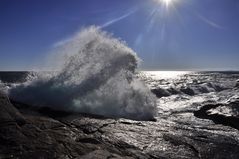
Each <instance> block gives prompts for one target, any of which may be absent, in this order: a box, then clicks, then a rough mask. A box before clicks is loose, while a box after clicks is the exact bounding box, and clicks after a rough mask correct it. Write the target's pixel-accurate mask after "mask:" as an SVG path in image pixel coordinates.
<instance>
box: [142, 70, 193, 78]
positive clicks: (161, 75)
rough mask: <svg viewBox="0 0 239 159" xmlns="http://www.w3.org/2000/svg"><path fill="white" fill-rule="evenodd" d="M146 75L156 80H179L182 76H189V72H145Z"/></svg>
mask: <svg viewBox="0 0 239 159" xmlns="http://www.w3.org/2000/svg"><path fill="white" fill-rule="evenodd" d="M144 73H145V74H146V75H147V76H149V77H152V78H154V79H170V78H179V77H180V76H182V75H185V74H189V73H190V72H189V71H144Z"/></svg>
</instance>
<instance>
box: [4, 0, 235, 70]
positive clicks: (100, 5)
mask: <svg viewBox="0 0 239 159" xmlns="http://www.w3.org/2000/svg"><path fill="white" fill-rule="evenodd" d="M90 25H99V26H102V27H103V30H105V31H108V32H111V33H113V34H114V36H115V37H117V38H121V39H122V40H124V41H126V42H127V44H128V45H129V47H131V48H132V49H133V50H135V51H136V52H137V54H138V56H139V57H140V58H141V59H142V60H143V61H144V62H143V63H142V65H141V68H142V69H149V70H150V69H156V70H239V62H238V60H239V1H238V0H172V3H171V4H170V5H169V6H168V7H166V5H165V4H163V3H162V2H160V0H0V70H32V69H36V68H38V67H39V66H41V65H42V63H43V61H44V59H45V58H46V57H47V56H48V54H49V52H51V51H52V49H54V46H55V45H56V44H58V43H59V42H61V41H64V40H65V39H67V38H69V37H71V36H72V35H73V34H74V33H76V32H77V31H79V30H80V29H81V28H83V27H87V26H90Z"/></svg>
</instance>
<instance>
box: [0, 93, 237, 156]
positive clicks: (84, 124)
mask: <svg viewBox="0 0 239 159" xmlns="http://www.w3.org/2000/svg"><path fill="white" fill-rule="evenodd" d="M12 103H14V102H12ZM12 103H11V102H10V101H9V99H8V97H7V96H6V95H3V94H1V95H0V113H1V114H0V127H1V128H0V143H1V144H0V158H105V159H106V158H142V159H143V158H232V159H234V158H235V159H236V158H239V133H238V130H236V129H233V128H230V127H227V126H222V125H216V124H214V123H213V122H211V121H209V120H204V119H196V118H195V117H193V116H190V115H185V114H188V113H189V112H183V113H184V116H182V114H180V113H175V114H172V115H170V117H166V116H164V117H163V116H162V117H161V118H158V120H157V121H156V122H151V121H132V120H126V119H107V118H104V117H100V116H89V115H83V114H71V113H64V112H59V111H54V110H50V109H47V108H41V109H36V108H32V109H30V107H29V106H26V105H21V104H19V103H16V102H15V103H14V105H13V104H12ZM180 116H181V117H182V118H180ZM185 116H186V117H188V118H185Z"/></svg>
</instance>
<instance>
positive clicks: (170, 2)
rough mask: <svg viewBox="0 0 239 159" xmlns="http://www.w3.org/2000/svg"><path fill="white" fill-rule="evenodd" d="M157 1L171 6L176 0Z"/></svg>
mask: <svg viewBox="0 0 239 159" xmlns="http://www.w3.org/2000/svg"><path fill="white" fill-rule="evenodd" d="M155 1H157V2H158V3H161V4H163V5H164V6H166V7H167V8H168V7H169V6H171V5H172V4H173V3H174V2H175V1H176V0H155Z"/></svg>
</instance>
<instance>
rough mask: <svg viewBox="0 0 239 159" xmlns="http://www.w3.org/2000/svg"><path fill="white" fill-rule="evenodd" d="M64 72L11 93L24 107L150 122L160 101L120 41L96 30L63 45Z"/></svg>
mask: <svg viewBox="0 0 239 159" xmlns="http://www.w3.org/2000/svg"><path fill="white" fill-rule="evenodd" d="M60 50H61V51H62V50H63V51H64V54H63V55H64V56H62V57H64V58H59V59H61V60H60V61H58V63H60V64H62V63H64V65H61V67H60V70H59V71H57V72H52V73H50V74H49V73H47V74H46V73H42V74H40V75H38V76H37V78H31V79H30V80H28V82H25V83H23V84H20V85H17V86H15V87H13V88H11V89H10V90H9V96H10V97H11V98H12V99H14V100H16V101H19V102H24V103H27V104H31V105H35V106H48V107H51V108H53V109H57V110H66V111H76V112H83V113H90V114H97V115H104V116H109V117H124V118H130V119H136V120H149V119H152V118H153V117H154V116H155V115H156V112H157V110H156V100H155V96H154V95H153V94H152V93H151V92H150V90H149V89H148V88H147V87H146V86H145V85H144V83H142V82H141V81H140V80H139V79H138V78H137V77H136V69H137V66H138V63H139V58H138V57H137V55H136V53H135V52H134V51H133V50H132V49H130V48H129V47H127V46H126V44H125V43H124V42H122V41H120V40H118V39H115V38H113V37H112V36H111V35H109V34H108V33H106V32H104V31H101V30H100V29H99V28H97V27H90V28H87V29H84V30H82V31H81V32H80V33H78V34H77V35H76V36H75V37H74V38H72V40H71V41H69V42H68V43H67V44H64V45H63V46H61V48H60Z"/></svg>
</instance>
